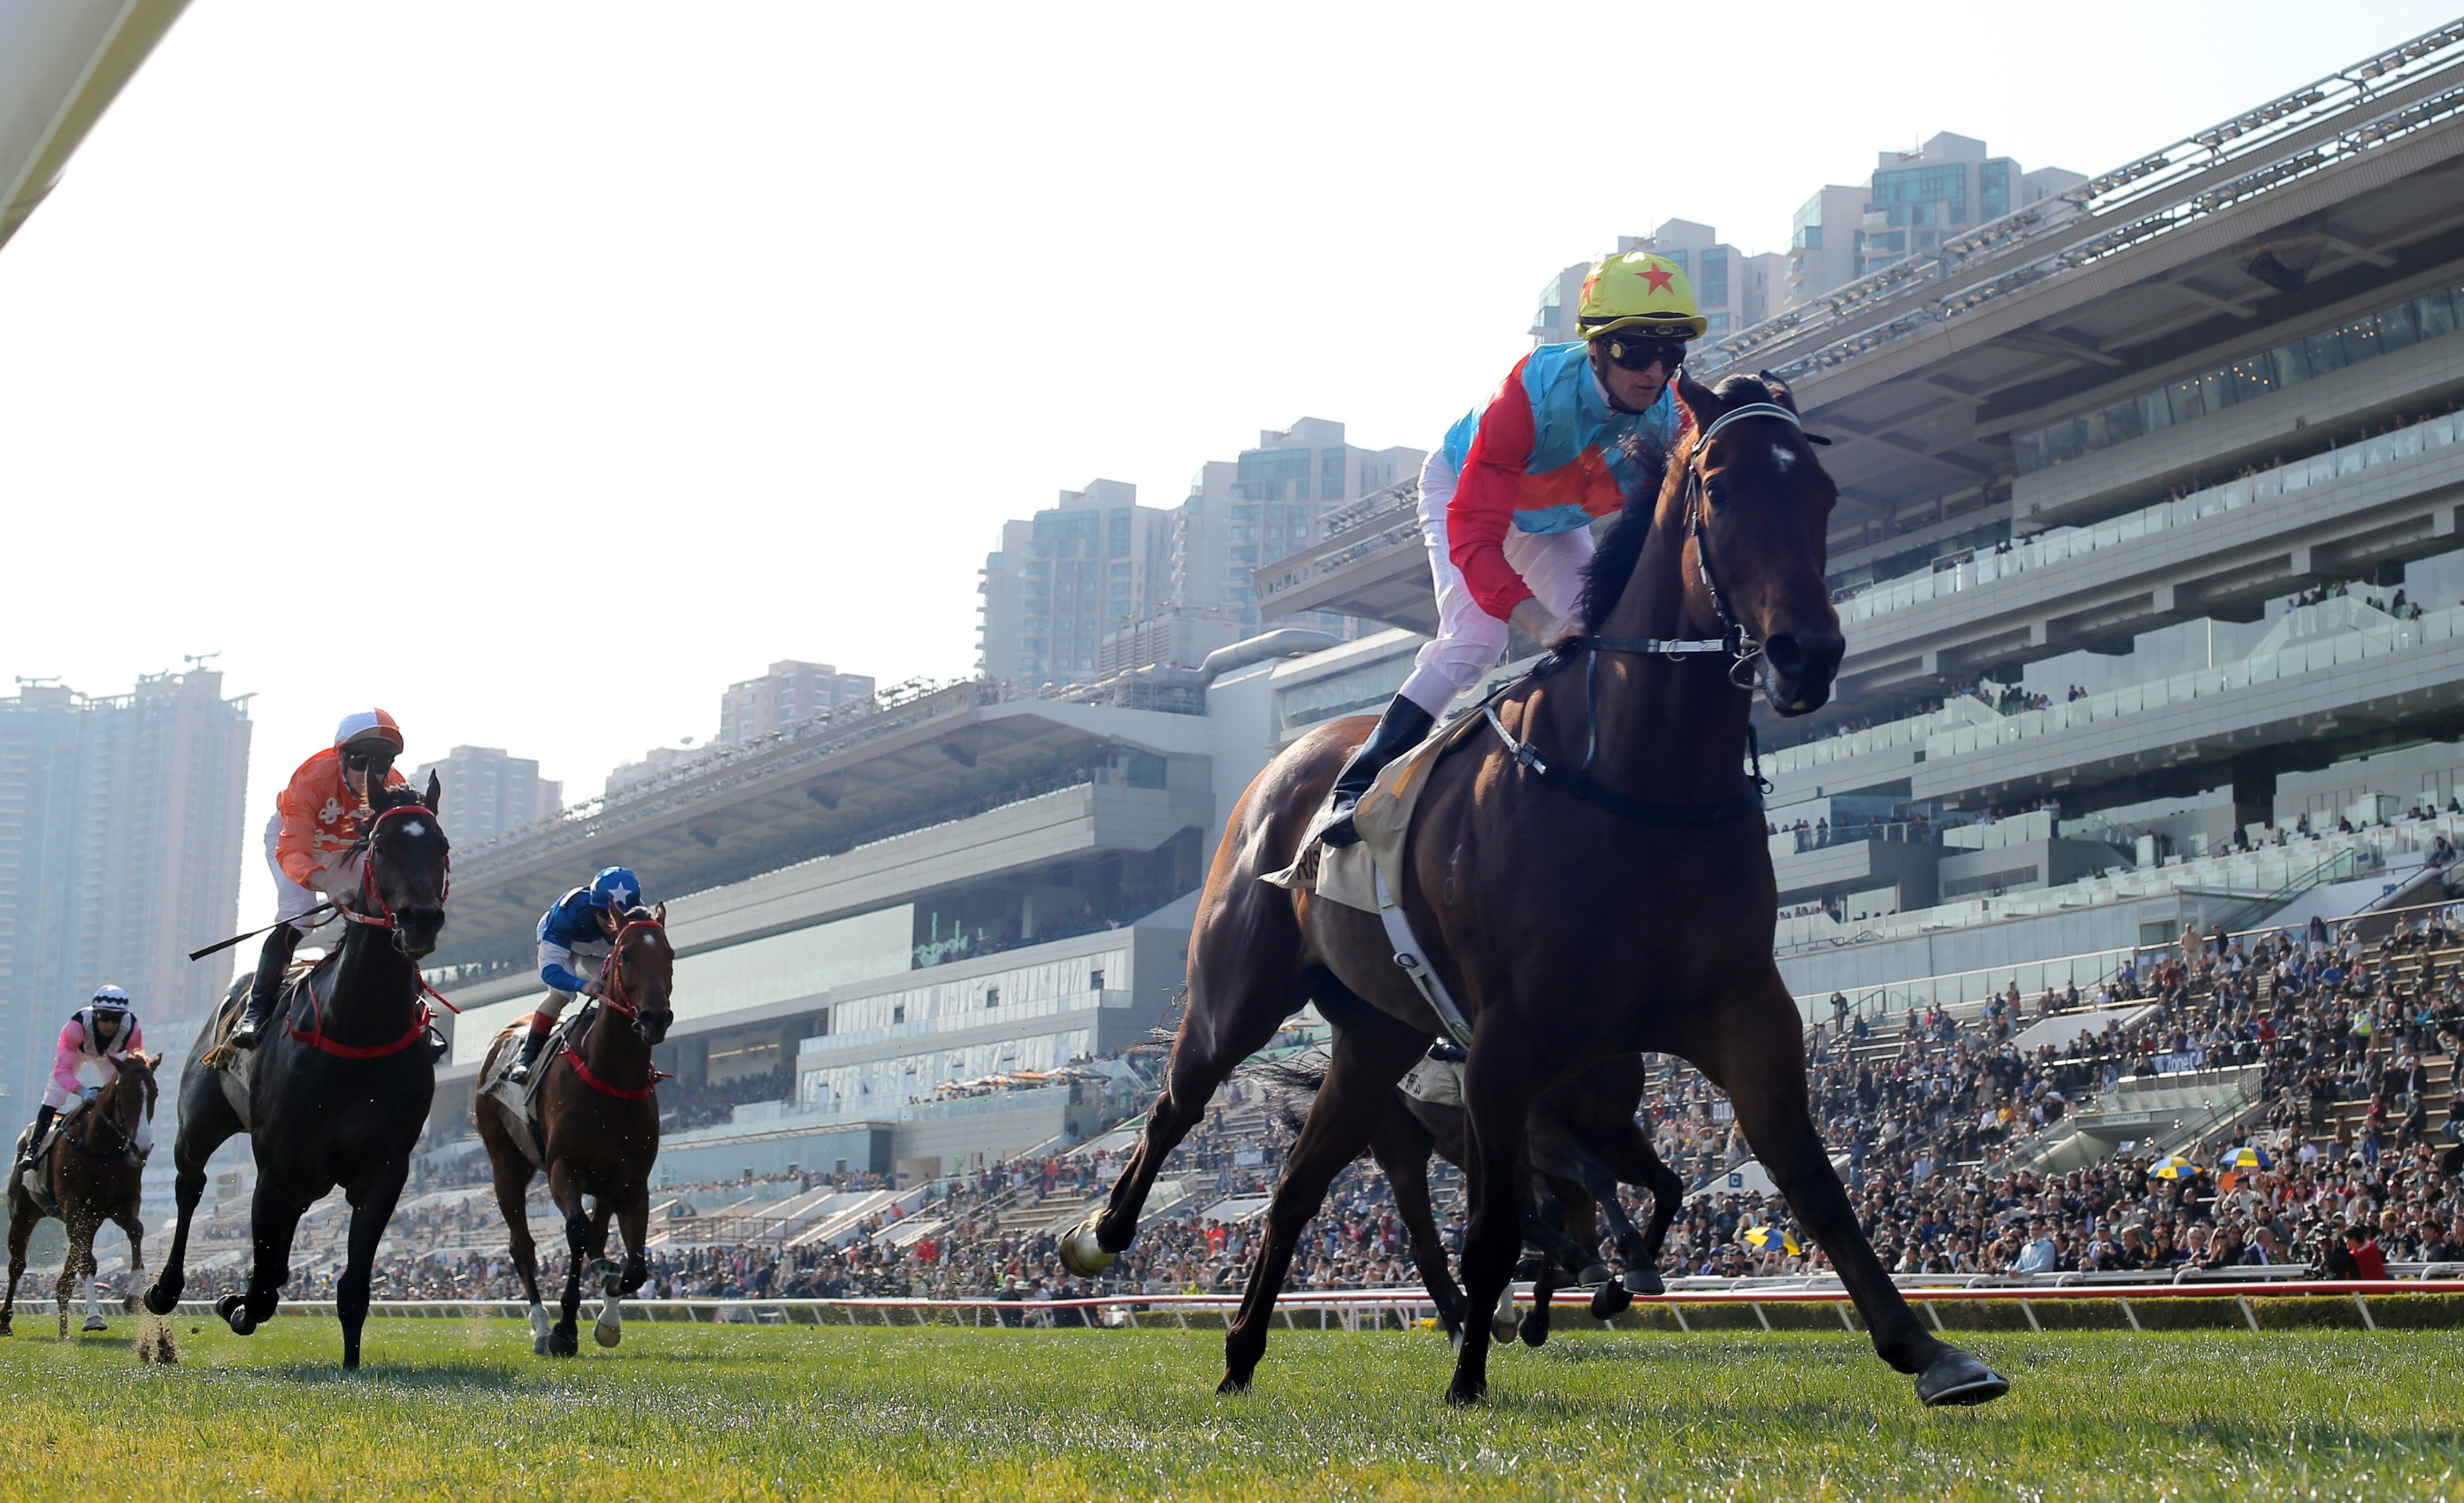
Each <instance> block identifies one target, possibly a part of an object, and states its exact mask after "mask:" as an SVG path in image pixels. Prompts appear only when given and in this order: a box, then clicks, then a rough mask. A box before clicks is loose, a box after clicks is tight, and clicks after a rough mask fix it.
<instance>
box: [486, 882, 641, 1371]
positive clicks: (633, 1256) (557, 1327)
mask: <svg viewBox="0 0 2464 1503" xmlns="http://www.w3.org/2000/svg"><path fill="white" fill-rule="evenodd" d="M623 920H624V921H623V923H622V925H621V926H620V927H619V928H618V929H617V931H616V936H615V947H614V948H613V949H611V950H610V951H609V952H608V954H607V960H606V962H605V964H604V965H603V966H602V967H601V968H600V972H599V983H600V987H599V989H600V995H599V996H598V997H597V998H596V999H595V1000H594V1001H593V1002H592V1004H591V1006H590V1010H589V1013H588V1015H587V1017H586V1018H585V1019H584V1020H583V1023H582V1025H581V1026H580V1027H579V1028H577V1030H576V1031H577V1032H578V1033H579V1035H580V1039H579V1042H578V1043H576V1042H574V1041H573V1039H572V1038H571V1037H570V1036H568V1038H567V1041H566V1042H565V1043H564V1044H563V1045H562V1047H561V1048H559V1049H558V1050H557V1051H556V1053H555V1054H554V1056H552V1057H551V1058H549V1059H548V1060H547V1061H545V1062H544V1063H543V1064H542V1065H541V1067H540V1070H541V1073H540V1077H539V1087H538V1091H537V1094H536V1095H535V1096H534V1098H533V1104H534V1106H535V1107H536V1109H537V1111H538V1114H539V1137H538V1138H536V1139H532V1138H531V1126H530V1124H529V1123H527V1122H525V1121H522V1120H520V1119H519V1118H518V1117H517V1116H516V1115H515V1114H514V1112H513V1110H512V1109H511V1108H509V1107H507V1106H506V1105H505V1103H504V1102H502V1101H500V1100H498V1099H497V1098H496V1097H495V1095H494V1094H489V1093H486V1092H482V1093H481V1094H480V1095H479V1099H478V1102H477V1104H476V1107H475V1110H476V1112H477V1114H478V1118H479V1140H480V1142H482V1143H483V1144H485V1145H486V1147H487V1150H488V1163H489V1166H490V1167H491V1168H492V1169H493V1170H494V1171H495V1186H496V1206H497V1209H498V1210H499V1211H501V1212H502V1213H503V1214H504V1218H505V1226H506V1228H507V1230H508V1231H509V1232H510V1233H511V1234H512V1247H513V1255H514V1269H515V1271H517V1272H518V1273H519V1274H520V1275H521V1278H522V1287H523V1289H524V1290H525V1291H527V1292H528V1293H529V1294H530V1301H531V1311H530V1317H531V1335H532V1338H533V1350H535V1351H537V1352H538V1353H539V1354H540V1355H541V1356H544V1357H571V1356H573V1355H574V1354H575V1353H577V1352H579V1351H580V1350H581V1349H582V1343H581V1338H580V1332H579V1329H578V1319H579V1314H580V1310H581V1305H582V1279H583V1273H584V1272H585V1271H589V1272H598V1273H603V1274H605V1275H606V1284H605V1292H604V1295H603V1298H602V1300H601V1303H600V1307H599V1318H598V1320H597V1321H596V1323H595V1324H594V1326H593V1328H592V1335H593V1337H595V1338H596V1339H597V1340H598V1342H599V1344H600V1345H601V1346H614V1345H615V1344H616V1343H617V1342H619V1341H621V1340H622V1339H624V1334H625V1324H624V1319H625V1317H624V1303H623V1301H624V1296H625V1295H627V1294H629V1293H633V1291H635V1290H637V1289H640V1288H641V1287H642V1285H643V1283H644V1281H646V1280H647V1279H648V1278H649V1276H650V1263H649V1251H648V1249H647V1247H646V1243H647V1240H648V1238H649V1226H650V1166H651V1165H652V1164H654V1163H656V1162H657V1161H658V1158H659V1097H658V1071H657V1068H656V1067H655V1066H654V1065H652V1063H651V1060H650V1051H651V1050H653V1049H655V1048H657V1047H658V1045H659V1043H660V1041H662V1040H663V1039H665V1038H666V1037H667V1036H668V1029H669V1028H670V1027H671V1025H673V1023H674V1022H675V1016H676V1014H675V1007H674V1005H673V1002H672V997H673V989H674V985H675V948H674V946H673V945H671V944H670V943H669V941H668V931H667V920H668V908H667V905H666V904H665V903H662V904H660V905H659V906H658V907H657V908H656V909H643V908H636V909H633V910H631V911H630V912H629V913H627V914H625V915H624V916H623ZM529 1027H530V1020H529V1019H528V1018H519V1019H517V1020H516V1021H515V1022H513V1023H512V1024H510V1025H508V1026H507V1027H506V1028H505V1030H504V1031H503V1032H502V1033H499V1034H498V1035H496V1038H495V1042H494V1043H492V1044H490V1045H489V1046H488V1055H487V1059H486V1060H485V1062H484V1063H482V1064H481V1065H480V1067H479V1078H480V1079H482V1080H489V1079H493V1078H495V1072H496V1062H497V1060H498V1059H499V1058H500V1057H502V1056H503V1054H504V1053H505V1051H506V1050H511V1049H517V1048H519V1047H520V1044H521V1036H522V1034H523V1033H524V1032H525V1031H526V1030H527V1029H528V1028H529ZM517 1135H519V1136H517ZM525 1139H530V1140H534V1141H538V1142H539V1144H540V1148H541V1152H542V1153H543V1154H544V1156H545V1160H546V1168H547V1183H548V1193H549V1195H551V1196H552V1197H554V1198H555V1201H556V1205H557V1209H559V1210H561V1211H562V1212H563V1213H564V1241H565V1248H566V1253H567V1257H566V1266H565V1276H564V1298H563V1303H562V1307H561V1315H560V1318H559V1319H557V1320H556V1321H555V1323H554V1324H553V1325H551V1324H550V1323H549V1320H548V1317H547V1311H546V1309H545V1307H544V1306H542V1305H541V1304H540V1302H539V1248H538V1244H537V1243H536V1242H535V1241H534V1240H533V1238H532V1236H531V1227H530V1212H529V1210H528V1209H527V1206H526V1202H527V1201H528V1199H529V1197H530V1184H531V1180H532V1178H533V1177H534V1176H536V1175H537V1174H538V1173H539V1164H538V1163H535V1162H534V1161H533V1160H532V1158H531V1155H530V1154H529V1153H528V1152H526V1151H525V1150H524V1149H523V1147H522V1143H523V1141H524V1140H525ZM584 1197H587V1198H588V1199H589V1201H590V1203H591V1204H590V1205H588V1206H587V1207H585V1206H584V1205H583V1199H584ZM611 1212H612V1213H613V1214H614V1216H615V1218H616V1223H617V1226H618V1227H619V1228H620V1229H621V1230H622V1231H623V1233H624V1237H625V1266H624V1270H623V1271H622V1272H621V1274H620V1273H619V1272H618V1271H616V1269H615V1268H614V1267H613V1266H612V1265H610V1264H609V1263H608V1262H607V1260H606V1252H607V1219H608V1216H609V1215H610V1213H611Z"/></svg>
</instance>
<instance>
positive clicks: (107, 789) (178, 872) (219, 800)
mask: <svg viewBox="0 0 2464 1503" xmlns="http://www.w3.org/2000/svg"><path fill="white" fill-rule="evenodd" d="M249 732H250V724H249V718H248V696H244V695H243V696H238V697H236V698H231V699H226V698H224V697H223V696H222V674H218V673H213V672H210V671H208V670H205V669H195V670H192V671H190V672H188V673H186V674H158V675H155V676H152V677H147V678H142V679H140V680H139V681H138V683H137V687H136V688H135V690H134V691H132V692H131V693H128V694H124V695H115V696H108V697H89V696H85V695H81V694H78V693H77V692H76V691H75V690H72V689H68V688H64V687H62V686H59V685H55V684H26V683H22V682H21V684H20V687H19V690H18V692H17V694H16V695H15V696H13V697H11V698H6V699H0V1092H5V1093H6V1096H5V1098H0V1116H6V1117H9V1118H10V1119H12V1120H13V1119H15V1118H18V1117H24V1116H30V1115H31V1114H32V1113H33V1098H34V1096H35V1095H36V1094H39V1093H40V1091H41V1089H42V1087H41V1080H42V1077H43V1075H44V1074H45V1073H46V1072H48V1070H49V1068H50V1064H51V1052H52V1051H51V1036H52V1035H53V1034H55V1033H56V1032H57V1030H58V1028H59V1026H60V1024H61V1023H62V1022H63V1021H65V1020H66V1019H67V1017H68V1015H69V1013H70V1012H72V1011H74V1010H75V1009H76V1008H77V1006H79V1005H80V1004H82V1003H83V1002H84V1001H85V999H86V998H87V997H89V996H91V995H92V994H93V992H94V989H95V988H96V987H97V986H99V985H101V984H104V983H105V982H110V983H115V984H119V985H121V986H124V987H126V988H128V992H129V995H130V996H131V997H133V998H135V999H136V1002H137V1007H138V1013H139V1016H140V1017H142V1018H143V1019H144V1020H145V1021H146V1023H147V1024H148V1025H149V1027H150V1028H153V1029H154V1031H155V1032H156V1033H157V1034H161V1035H162V1036H164V1037H165V1038H166V1039H167V1038H168V1037H169V1036H170V1035H171V1034H177V1033H179V1032H181V1031H182V1030H183V1029H184V1028H185V1027H186V1026H187V1023H188V1022H189V1020H193V1019H195V1018H197V1017H199V1016H200V1015H201V1014H202V1013H203V1012H204V1010H205V1008H206V1007H207V1006H208V1005H209V1003H210V1002H212V1001H213V1000H214V999H215V998H216V997H218V996H220V995H221V993H222V990H223V987H224V985H225V984H227V983H228V982H229V981H230V979H231V965H230V963H229V958H228V957H224V958H223V959H222V960H221V961H219V962H218V963H198V964H192V963H190V962H189V961H188V959H187V952H188V951H189V950H192V949H194V948H196V947H197V946H198V945H201V944H204V943H206V942H207V941H209V940H212V939H221V938H222V937H223V936H225V935H227V934H230V933H231V931H232V930H233V929H235V928H237V927H238V924H239V878H240V863H241V860H242V855H243V850H244V845H245V842H244V839H243V829H242V826H243V821H244V816H245V814H246V811H247V794H248V747H249ZM165 1029H168V1030H169V1032H168V1033H165V1032H164V1030H165Z"/></svg>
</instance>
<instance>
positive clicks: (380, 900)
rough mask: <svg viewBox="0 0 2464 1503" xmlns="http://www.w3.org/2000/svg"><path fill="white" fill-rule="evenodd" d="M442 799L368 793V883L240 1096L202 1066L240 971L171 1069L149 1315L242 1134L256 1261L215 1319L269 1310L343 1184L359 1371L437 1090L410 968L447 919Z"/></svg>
mask: <svg viewBox="0 0 2464 1503" xmlns="http://www.w3.org/2000/svg"><path fill="white" fill-rule="evenodd" d="M439 793H440V789H439V788H438V786H437V782H436V778H435V776H434V775H433V774H431V775H429V780H428V791H427V794H426V796H425V797H424V798H423V797H421V796H420V795H418V794H415V793H413V792H412V791H411V790H410V789H409V788H407V787H399V788H385V789H380V790H379V791H378V792H377V793H376V794H375V796H374V797H373V798H372V799H371V801H370V803H369V807H368V825H367V831H366V833H365V835H364V836H363V837H362V842H361V843H362V845H363V847H364V848H365V851H366V855H367V862H366V866H365V868H364V875H363V880H362V882H361V885H360V893H359V895H358V898H357V900H356V901H355V902H353V903H351V904H348V905H345V911H344V916H345V917H347V918H348V919H349V920H350V921H349V923H348V925H347V926H346V927H347V929H348V931H349V932H348V933H347V934H346V935H345V936H344V938H343V939H342V943H341V948H340V950H339V952H338V953H337V954H336V955H334V956H329V957H328V958H327V959H326V960H325V961H322V962H320V963H319V966H318V967H317V969H316V970H315V971H314V972H312V973H310V974H309V975H308V976H307V977H305V978H302V979H301V980H300V981H298V982H297V983H295V984H292V985H291V986H289V987H288V988H287V989H286V991H285V994H284V998H283V1005H282V1009H281V1011H279V1012H278V1013H277V1014H276V1015H275V1027H273V1028H270V1029H269V1030H268V1031H267V1033H266V1036H265V1040H264V1042H263V1043H261V1044H259V1045H258V1046H257V1047H256V1049H255V1050H254V1053H253V1059H251V1060H250V1062H249V1070H248V1072H247V1074H246V1076H245V1079H246V1087H245V1091H246V1094H245V1096H242V1094H241V1091H242V1087H241V1085H240V1080H241V1078H242V1077H241V1076H239V1075H235V1074H233V1073H232V1072H229V1071H225V1070H219V1069H215V1068H213V1066H212V1065H210V1064H209V1063H208V1059H209V1056H210V1055H216V1054H217V1050H216V1046H217V1044H218V1043H219V1042H220V1041H221V1040H223V1039H225V1038H227V1037H228V1035H229V1031H230V1029H231V1027H232V1026H233V1024H234V1023H235V1022H236V1020H237V1015H238V1010H239V1008H240V1007H242V1006H245V1005H246V1002H247V999H248V989H249V985H248V980H247V978H245V977H243V978H242V979H241V980H240V981H239V983H238V984H235V985H233V986H232V988H231V994H230V995H229V996H227V997H226V998H224V999H223V1005H222V1006H220V1007H218V1008H216V1009H215V1013H214V1016H213V1017H211V1018H209V1020H208V1021H207V1023H206V1028H205V1031H204V1032H203V1033H202V1034H201V1035H200V1036H199V1038H198V1040H197V1045H196V1049H195V1050H193V1051H192V1052H191V1053H190V1055H189V1058H188V1063H187V1068H186V1069H184V1070H183V1071H182V1072H181V1075H180V1136H179V1138H178V1140H177V1142H176V1143H175V1145H174V1147H173V1150H172V1151H173V1161H174V1163H175V1165H176V1166H177V1168H178V1171H179V1178H178V1181H177V1185H176V1188H177V1193H178V1200H179V1214H180V1220H179V1226H178V1227H177V1229H176V1230H174V1231H173V1233H172V1236H171V1251H170V1255H169V1256H168V1257H166V1258H165V1259H164V1261H163V1271H162V1273H161V1274H160V1275H159V1276H157V1278H156V1279H155V1281H154V1287H153V1288H152V1289H150V1290H148V1291H147V1292H146V1294H145V1308H146V1309H148V1310H150V1311H152V1312H154V1313H155V1314H156V1315H168V1314H169V1313H170V1312H171V1310H172V1308H173V1307H174V1306H175V1305H177V1304H178V1303H179V1300H180V1290H181V1287H182V1285H183V1284H184V1283H185V1282H186V1278H187V1275H186V1271H185V1269H184V1267H183V1265H184V1262H185V1260H186V1258H187V1249H188V1220H189V1218H190V1217H191V1216H193V1215H194V1214H195V1213H196V1209H197V1202H198V1200H199V1198H200V1197H202V1196H203V1195H204V1193H205V1188H206V1160H207V1159H208V1158H209V1157H210V1156H211V1155H212V1154H213V1152H214V1150H215V1149H217V1148H219V1147H221V1146H222V1144H223V1142H224V1140H225V1139H227V1138H231V1136H232V1135H233V1134H235V1133H242V1132H245V1133H247V1134H248V1135H249V1138H250V1141H251V1143H252V1145H253V1148H254V1150H255V1154H256V1172H257V1180H256V1195H255V1199H254V1201H253V1204H252V1205H251V1207H250V1229H251V1233H252V1235H253V1239H254V1241H255V1245H256V1246H255V1261H254V1264H253V1267H252V1268H251V1269H250V1271H249V1282H248V1293H245V1294H231V1295H227V1296H225V1297H224V1298H223V1299H222V1300H221V1302H220V1303H219V1304H218V1305H217V1306H216V1307H215V1308H216V1311H217V1313H218V1314H220V1315H222V1317H223V1319H224V1320H226V1321H228V1322H229V1323H230V1325H231V1330H232V1331H233V1332H234V1333H235V1334H237V1335H240V1336H246V1335H248V1334H249V1333H250V1332H252V1331H254V1330H255V1329H256V1328H257V1326H258V1325H259V1324H261V1323H262V1322H264V1321H265V1320H267V1319H269V1318H271V1317H272V1316H273V1315H274V1311H275V1305H276V1304H277V1303H279V1302H280V1299H281V1294H282V1286H283V1285H284V1284H285V1283H286V1282H288V1281H289V1279H290V1277H291V1241H292V1237H293V1235H294V1234H295V1233H296V1232H297V1230H298V1227H299V1218H300V1216H301V1215H302V1214H303V1213H304V1212H306V1210H307V1209H308V1207H309V1206H311V1205H315V1204H316V1203H317V1202H318V1201H319V1199H321V1198H322V1197H323V1196H324V1195H325V1194H326V1193H327V1192H329V1191H331V1190H332V1189H333V1188H334V1187H335V1186H336V1185H338V1184H339V1185H341V1187H342V1189H343V1192H344V1194H345V1195H346V1196H347V1198H348V1199H349V1201H350V1205H351V1240H350V1255H349V1260H348V1262H347V1264H346V1265H345V1267H344V1269H343V1271H342V1276H341V1279H340V1280H339V1281H338V1282H337V1283H336V1284H335V1286H334V1298H335V1304H336V1306H337V1314H339V1315H341V1321H342V1365H343V1366H344V1367H357V1366H359V1365H360V1328H361V1326H362V1325H363V1323H364V1322H365V1321H366V1319H367V1314H368V1270H369V1268H370V1266H371V1265H373V1264H374V1263H375V1261H376V1255H377V1242H378V1239H380V1238H381V1237H383V1236H384V1235H385V1223H386V1222H387V1221H388V1220H390V1219H391V1218H392V1216H393V1207H394V1202H395V1200H396V1199H397V1198H399V1197H400V1196H401V1194H402V1186H403V1182H404V1180H406V1179H407V1178H408V1176H409V1174H410V1152H411V1149H412V1147H413V1146H414V1145H415V1144H416V1143H417V1142H418V1140H419V1135H420V1131H421V1129H422V1128H423V1127H424V1126H425V1125H426V1124H427V1121H428V1109H429V1101H430V1100H431V1098H433V1096H434V1095H435V1094H436V1064H435V1055H434V1053H433V1051H432V1050H430V1048H429V1032H428V1023H429V1012H428V1006H427V1004H426V1003H425V1002H424V1001H423V1000H422V998H423V995H424V993H425V991H426V986H425V984H424V983H422V981H421V980H420V976H419V961H420V958H421V957H422V956H425V955H427V954H428V953H429V952H430V951H432V950H434V949H435V948H436V934H437V931H438V930H439V929H442V928H443V927H444V926H445V892H446V886H447V880H448V870H449V867H450V864H451V863H450V860H449V858H448V855H447V850H448V847H447V844H446V839H445V831H444V829H442V828H441V827H440V826H439V825H438V823H437V818H436V807H437V803H438V796H439ZM243 1104H244V1106H245V1110H244V1111H243V1110H242V1107H243Z"/></svg>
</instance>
